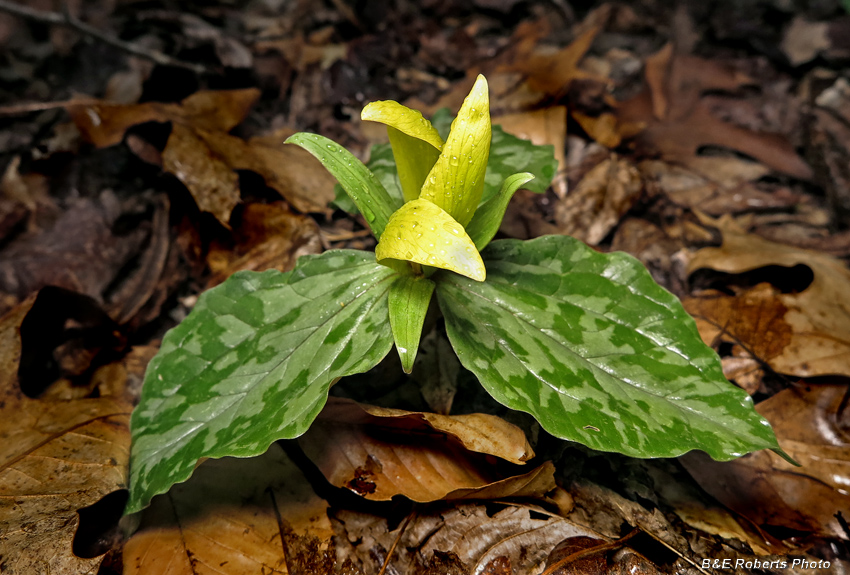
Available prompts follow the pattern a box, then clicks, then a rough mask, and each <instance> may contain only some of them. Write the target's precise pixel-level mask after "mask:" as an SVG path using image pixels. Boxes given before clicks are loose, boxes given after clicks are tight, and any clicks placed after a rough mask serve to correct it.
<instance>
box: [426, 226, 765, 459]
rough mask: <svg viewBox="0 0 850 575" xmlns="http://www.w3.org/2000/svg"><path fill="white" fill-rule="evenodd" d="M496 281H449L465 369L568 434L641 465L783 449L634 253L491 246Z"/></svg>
mask: <svg viewBox="0 0 850 575" xmlns="http://www.w3.org/2000/svg"><path fill="white" fill-rule="evenodd" d="M483 256H484V259H485V262H486V265H487V281H486V282H485V283H476V282H472V281H470V280H468V279H467V278H465V277H462V276H459V275H456V274H445V273H440V274H438V275H436V276H434V278H435V280H436V281H437V296H438V300H439V303H440V308H441V309H442V311H443V315H444V316H445V318H446V328H447V331H448V334H449V338H450V340H451V342H452V345H453V346H454V348H455V350H456V351H457V353H458V357H459V358H460V361H461V363H462V364H463V365H464V366H465V367H466V368H467V369H469V370H471V371H472V372H473V373H474V374H475V375H476V376H478V378H479V379H480V381H481V383H482V384H483V385H484V387H485V388H486V389H487V391H489V392H490V394H491V395H492V396H493V397H494V398H495V399H496V400H497V401H499V402H501V403H503V404H504V405H507V406H508V407H511V408H513V409H517V410H520V411H525V412H528V413H530V414H532V415H533V416H534V417H535V418H537V420H538V421H539V422H540V424H541V426H543V428H544V429H546V430H547V431H549V432H550V433H552V434H553V435H556V436H558V437H561V438H564V439H569V440H572V441H577V442H580V443H583V444H585V445H587V446H589V447H592V448H594V449H599V450H602V451H618V452H621V453H624V454H626V455H631V456H635V457H673V456H677V455H680V454H682V453H685V452H687V451H690V450H693V449H701V450H703V451H705V452H707V453H708V454H709V455H711V457H713V458H715V459H717V460H723V461H725V460H729V459H732V458H734V457H737V456H740V455H743V454H745V453H748V452H751V451H755V450H758V449H764V448H777V447H778V446H777V442H776V438H775V436H774V434H773V431H772V430H771V428H770V425H769V424H768V423H767V421H766V420H765V419H763V418H762V417H761V416H760V415H759V414H758V413H756V412H755V410H754V409H753V403H752V400H751V399H750V397H749V396H748V395H747V394H746V393H745V392H744V391H743V390H741V389H739V388H737V387H735V386H733V385H732V384H730V383H729V382H728V381H726V378H725V377H723V372H722V370H721V367H720V361H719V359H718V357H717V355H716V354H715V353H714V352H713V351H712V350H711V348H709V347H708V346H706V345H705V344H704V343H703V342H702V340H701V339H700V337H699V334H698V333H697V330H696V327H695V324H694V322H693V320H692V319H691V318H690V316H688V314H687V313H686V312H685V311H684V309H683V308H682V306H681V304H680V303H679V301H678V300H677V299H676V297H675V296H673V295H672V294H670V293H669V292H667V291H666V290H664V289H663V288H661V287H660V286H658V285H657V284H656V283H655V282H654V281H653V280H652V278H651V277H650V275H649V273H648V272H647V271H646V269H645V268H644V267H643V266H642V265H641V264H640V263H639V262H638V261H637V260H636V259H634V258H632V257H631V256H629V255H627V254H623V253H612V254H601V253H597V252H595V251H593V250H592V249H590V248H588V247H587V246H586V245H584V244H583V243H581V242H579V241H577V240H575V239H573V238H570V237H566V236H546V237H542V238H538V239H535V240H531V241H527V242H520V241H516V240H502V241H497V242H493V243H492V244H490V245H489V246H488V248H487V249H486V250H485V251H484V253H483Z"/></svg>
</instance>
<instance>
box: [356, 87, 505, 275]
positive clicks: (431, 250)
mask: <svg viewBox="0 0 850 575" xmlns="http://www.w3.org/2000/svg"><path fill="white" fill-rule="evenodd" d="M361 118H362V119H363V120H371V121H375V122H381V123H383V124H386V125H387V131H388V132H389V137H390V143H391V144H392V148H393V156H394V157H395V161H396V167H397V169H398V177H399V181H400V183H401V188H402V193H403V194H404V200H405V204H404V205H403V206H402V207H401V208H399V209H398V210H397V211H396V212H395V213H393V215H392V216H391V217H390V220H389V222H388V223H387V226H386V229H385V230H384V233H383V234H382V235H381V239H380V241H379V242H378V246H377V248H375V256H376V258H377V259H378V261H379V262H382V261H383V260H387V259H391V260H407V261H410V262H414V263H417V264H421V265H426V266H432V267H437V268H442V269H447V270H451V271H454V272H457V273H459V274H461V275H464V276H467V277H469V278H472V279H474V280H477V281H484V278H485V276H486V270H485V268H484V262H483V261H482V260H481V255H480V254H479V253H478V250H477V249H476V247H475V243H474V242H473V241H472V239H470V237H469V235H468V234H467V233H466V229H465V227H466V226H467V225H468V224H469V222H470V221H471V220H472V216H473V215H474V214H475V210H476V208H477V207H478V203H479V202H480V201H481V194H482V193H483V191H484V172H485V171H486V169H487V159H488V157H489V155H490V135H491V128H490V99H489V95H488V91H487V80H486V79H485V78H484V76H480V75H479V76H478V79H477V80H476V81H475V85H474V86H473V87H472V90H471V91H470V92H469V95H468V96H467V97H466V99H465V100H464V102H463V105H462V106H461V108H460V111H458V115H457V118H455V120H454V122H452V127H451V131H450V133H449V137H448V139H447V140H446V141H445V142H443V140H442V138H440V135H439V133H437V130H436V129H435V128H434V127H433V126H432V125H431V122H429V121H428V120H426V119H425V118H423V117H422V114H421V113H420V112H418V111H416V110H411V109H410V108H407V107H406V106H403V105H401V104H399V103H398V102H393V101H383V102H372V103H371V104H369V105H367V106H366V107H365V108H364V109H363V113H362V114H361ZM386 263H389V262H386Z"/></svg>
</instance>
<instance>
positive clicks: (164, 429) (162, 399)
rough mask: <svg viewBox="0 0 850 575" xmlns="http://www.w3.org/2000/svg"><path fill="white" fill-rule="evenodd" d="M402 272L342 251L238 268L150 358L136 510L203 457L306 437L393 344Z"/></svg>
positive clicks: (134, 482) (137, 422) (134, 471)
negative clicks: (393, 292)
mask: <svg viewBox="0 0 850 575" xmlns="http://www.w3.org/2000/svg"><path fill="white" fill-rule="evenodd" d="M396 277H397V274H396V273H395V272H393V270H391V269H390V268H388V267H385V266H382V265H379V264H378V263H377V262H376V261H375V256H374V254H372V253H369V252H362V251H357V250H332V251H328V252H325V253H323V254H322V255H318V256H304V257H302V258H300V259H299V260H298V265H297V266H296V267H295V269H294V270H292V271H291V272H286V273H281V272H278V271H275V270H269V271H265V272H262V273H257V272H238V273H236V274H233V275H232V276H230V278H228V279H227V280H226V281H225V282H224V283H222V284H221V285H219V286H216V287H215V288H212V289H210V290H208V291H206V292H204V293H203V294H201V296H200V297H199V298H198V302H197V304H196V305H195V307H194V309H193V310H192V312H191V313H190V314H189V316H188V317H187V318H186V319H185V320H183V322H182V323H181V324H180V325H179V326H177V327H175V328H174V329H172V330H171V331H169V332H168V333H167V334H166V335H165V338H164V339H163V341H162V346H161V347H160V350H159V353H157V355H156V357H154V358H153V359H152V360H151V362H150V364H149V365H148V369H147V372H146V374H145V381H144V385H143V387H142V396H141V400H140V402H139V405H138V406H137V407H136V409H135V410H134V411H133V415H132V419H131V422H130V428H131V432H132V437H133V444H132V450H131V455H130V500H129V502H128V504H127V510H126V512H127V513H133V512H136V511H139V510H141V509H142V508H143V507H145V506H146V505H147V504H148V502H149V501H150V499H151V497H153V496H154V495H157V494H159V493H164V492H165V491H167V490H168V489H169V488H170V487H171V486H172V485H173V484H175V483H179V482H181V481H185V480H186V479H187V478H188V477H189V476H190V475H191V473H192V470H193V469H194V468H195V466H196V464H197V463H198V461H199V460H201V459H203V458H219V457H225V456H235V457H248V456H253V455H259V454H260V453H263V452H264V451H265V450H266V449H267V448H268V446H269V445H270V444H271V443H272V442H274V441H276V440H278V439H283V438H294V437H297V436H299V435H301V434H302V433H304V432H305V431H306V430H307V428H308V427H310V424H311V423H312V421H313V419H315V417H316V416H317V415H318V413H319V411H321V409H322V407H323V406H324V404H325V401H326V400H327V395H328V389H329V387H330V386H331V384H332V382H333V381H334V380H335V379H337V378H339V377H343V376H346V375H352V374H355V373H363V372H366V371H368V370H369V369H371V368H372V367H374V366H375V365H377V364H378V363H379V362H380V361H381V360H382V359H383V358H384V357H385V356H386V354H387V353H388V352H389V350H390V348H391V347H392V342H393V339H392V333H391V330H390V329H389V325H388V323H389V312H388V303H387V300H388V293H389V290H390V285H391V284H392V282H393V280H394V278H396Z"/></svg>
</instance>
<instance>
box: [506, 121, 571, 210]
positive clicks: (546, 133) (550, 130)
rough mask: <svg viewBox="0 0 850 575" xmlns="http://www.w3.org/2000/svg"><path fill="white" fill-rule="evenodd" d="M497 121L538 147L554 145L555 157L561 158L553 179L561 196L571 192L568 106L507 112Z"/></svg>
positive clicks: (554, 187)
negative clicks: (568, 160) (568, 163)
mask: <svg viewBox="0 0 850 575" xmlns="http://www.w3.org/2000/svg"><path fill="white" fill-rule="evenodd" d="M493 124H498V125H500V126H502V128H503V129H504V130H505V131H506V132H508V133H509V134H512V135H514V136H516V137H518V138H522V139H523V140H529V141H531V143H532V144H534V145H536V146H546V145H550V146H553V147H554V149H555V150H554V152H555V159H556V160H557V161H558V172H557V173H556V174H555V177H554V179H553V180H552V188H553V189H554V190H555V193H556V194H557V195H558V197H564V196H565V195H566V193H567V179H566V170H565V166H566V163H565V157H564V149H565V140H566V137H567V109H566V108H565V107H564V106H553V107H551V108H545V109H542V110H535V111H533V112H520V113H516V114H503V115H501V116H496V117H494V118H493Z"/></svg>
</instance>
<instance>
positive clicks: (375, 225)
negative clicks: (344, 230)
mask: <svg viewBox="0 0 850 575" xmlns="http://www.w3.org/2000/svg"><path fill="white" fill-rule="evenodd" d="M286 143H287V144H295V145H297V146H301V147H302V148H304V149H305V150H307V151H308V152H310V153H311V154H313V156H315V157H316V158H317V159H318V160H319V161H320V162H322V165H323V166H325V168H327V170H328V171H329V172H330V173H331V174H333V176H334V177H335V178H336V179H337V180H339V183H340V185H341V186H342V187H343V189H345V191H346V192H347V193H348V195H349V196H350V197H351V199H352V201H353V202H354V203H355V205H357V209H358V210H359V211H360V213H362V214H363V217H365V218H366V221H367V222H368V224H369V228H371V230H372V233H373V234H374V235H375V237H376V238H378V239H380V238H381V234H383V233H384V227H385V226H386V225H387V222H388V221H389V219H390V215H392V213H393V212H394V211H395V210H397V209H398V208H399V207H400V206H401V202H399V201H398V200H396V199H395V198H393V197H392V196H390V195H389V194H388V193H387V190H385V189H384V187H383V186H382V185H381V183H380V182H379V181H378V179H377V178H376V177H375V175H374V174H373V173H372V172H370V171H369V170H368V168H366V166H364V165H363V162H361V161H360V160H358V159H357V158H356V157H354V155H353V154H352V153H351V152H349V151H348V150H346V149H345V148H342V147H340V146H339V145H337V144H336V143H334V142H333V141H332V140H329V139H327V138H325V137H324V136H320V135H318V134H308V133H306V132H299V133H297V134H294V135H292V136H290V137H289V138H287V140H286Z"/></svg>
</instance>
